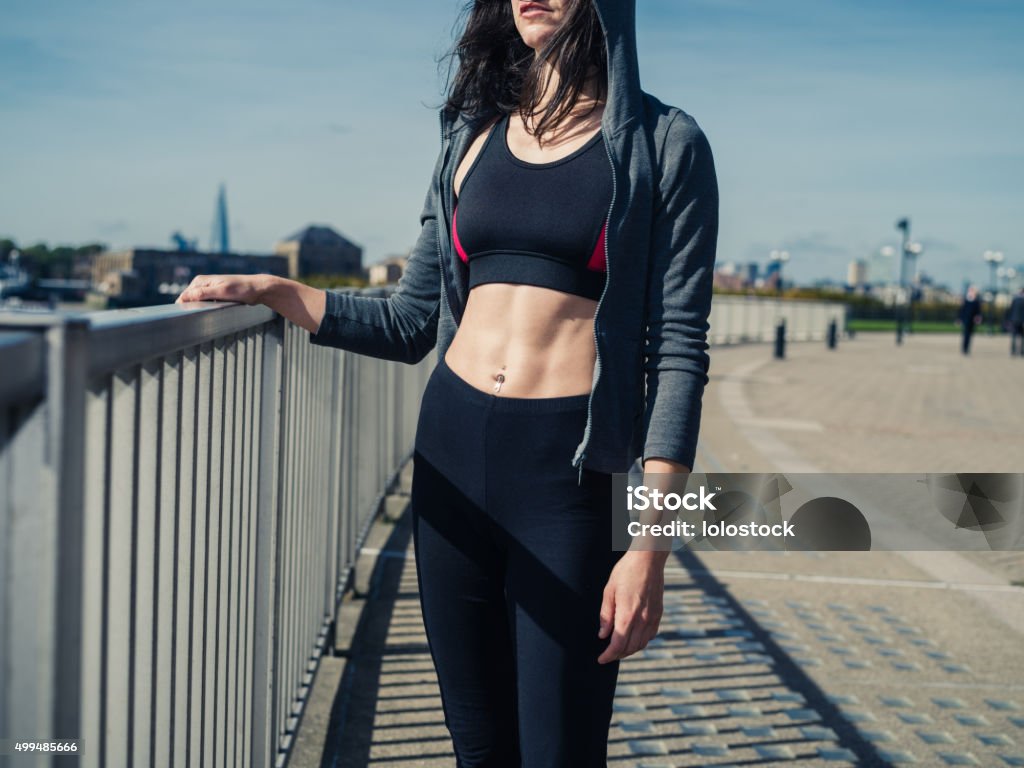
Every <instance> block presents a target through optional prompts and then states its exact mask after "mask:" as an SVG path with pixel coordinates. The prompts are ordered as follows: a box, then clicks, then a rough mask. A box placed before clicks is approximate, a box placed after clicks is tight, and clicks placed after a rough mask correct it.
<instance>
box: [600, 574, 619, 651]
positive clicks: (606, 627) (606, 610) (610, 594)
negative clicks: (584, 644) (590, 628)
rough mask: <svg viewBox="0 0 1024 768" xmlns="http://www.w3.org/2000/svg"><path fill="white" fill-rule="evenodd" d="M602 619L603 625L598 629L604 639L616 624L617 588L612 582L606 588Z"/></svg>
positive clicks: (602, 605) (602, 604)
mask: <svg viewBox="0 0 1024 768" xmlns="http://www.w3.org/2000/svg"><path fill="white" fill-rule="evenodd" d="M600 620H601V625H600V628H599V629H598V631H597V636H598V637H599V638H601V639H602V640H604V639H605V638H606V637H608V635H609V634H610V633H611V631H612V627H613V626H614V624H615V588H614V587H613V586H612V585H611V583H609V584H608V586H606V587H605V588H604V598H603V600H602V601H601V615H600Z"/></svg>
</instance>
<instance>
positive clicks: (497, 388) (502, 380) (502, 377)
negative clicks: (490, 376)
mask: <svg viewBox="0 0 1024 768" xmlns="http://www.w3.org/2000/svg"><path fill="white" fill-rule="evenodd" d="M494 380H495V381H496V382H497V383H496V384H495V385H494V392H495V394H497V393H498V392H501V385H502V384H504V383H505V374H504V373H499V374H498V375H496V376H495V377H494Z"/></svg>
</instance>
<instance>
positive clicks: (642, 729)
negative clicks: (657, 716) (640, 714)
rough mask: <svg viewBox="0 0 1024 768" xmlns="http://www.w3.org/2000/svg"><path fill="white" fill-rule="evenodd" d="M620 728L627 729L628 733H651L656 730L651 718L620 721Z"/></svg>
mask: <svg viewBox="0 0 1024 768" xmlns="http://www.w3.org/2000/svg"><path fill="white" fill-rule="evenodd" d="M619 728H621V729H622V730H624V731H626V732H627V733H650V732H651V731H653V730H654V726H653V725H652V724H651V721H650V720H634V721H633V722H629V723H621V722H620V723H619Z"/></svg>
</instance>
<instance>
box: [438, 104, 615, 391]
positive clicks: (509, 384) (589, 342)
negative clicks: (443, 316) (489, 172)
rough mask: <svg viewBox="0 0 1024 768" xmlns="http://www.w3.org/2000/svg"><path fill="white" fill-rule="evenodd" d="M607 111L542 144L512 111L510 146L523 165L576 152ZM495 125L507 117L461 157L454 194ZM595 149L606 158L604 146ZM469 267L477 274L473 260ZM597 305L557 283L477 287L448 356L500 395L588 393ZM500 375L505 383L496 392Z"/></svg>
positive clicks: (461, 371)
mask: <svg viewBox="0 0 1024 768" xmlns="http://www.w3.org/2000/svg"><path fill="white" fill-rule="evenodd" d="M602 113H603V105H598V107H597V108H596V109H595V110H594V111H593V112H592V113H591V114H590V115H589V116H587V117H586V118H583V119H579V120H578V121H577V122H576V124H575V125H574V126H573V127H572V128H571V129H570V130H569V131H567V132H566V135H564V136H562V135H560V136H559V137H558V140H557V144H550V145H549V144H545V146H544V147H543V148H540V147H538V146H537V142H536V139H535V138H534V137H533V136H530V135H529V134H527V133H526V129H525V127H524V126H523V125H522V121H521V120H520V119H519V118H518V117H517V116H516V115H513V116H512V118H511V119H510V120H509V125H508V136H507V150H508V152H509V153H511V155H512V156H513V157H514V158H516V159H518V160H519V161H521V164H522V163H532V164H550V163H553V162H555V161H558V160H561V159H563V158H569V157H570V156H574V155H577V154H578V151H579V150H581V149H582V148H584V147H585V146H587V145H588V144H590V145H592V144H593V142H592V139H594V138H595V136H596V133H597V132H599V131H600V125H601V115H602ZM496 127H497V128H503V127H504V122H503V121H502V120H500V119H499V120H497V121H493V122H492V123H490V124H489V125H487V126H485V127H484V129H483V130H482V131H481V133H480V134H479V135H478V136H477V137H476V138H475V139H474V141H473V142H472V143H471V144H470V146H469V149H468V150H467V152H466V155H465V156H464V157H463V158H462V160H461V162H460V163H459V165H458V167H457V169H456V172H455V175H454V178H453V191H454V194H455V196H456V197H458V196H459V195H460V193H461V191H462V183H463V181H465V180H466V178H467V172H469V171H470V170H471V169H473V166H474V162H475V161H476V160H477V159H478V157H479V155H480V152H481V150H482V149H483V148H484V146H485V144H487V142H488V138H489V137H490V134H491V131H492V130H493V129H495V128H496ZM502 133H503V131H502ZM498 141H502V142H504V141H506V137H505V136H504V135H498V134H495V135H494V136H493V137H491V142H492V143H493V142H498ZM597 150H598V151H600V152H601V155H602V157H603V156H604V151H603V149H601V148H597ZM489 151H491V149H490V148H489ZM495 151H496V150H495ZM605 162H606V160H605ZM565 167H566V168H567V167H568V166H565ZM473 172H474V173H475V170H474V171H473ZM541 172H542V171H541ZM608 172H609V173H610V168H609V171H608ZM494 204H495V205H500V201H498V200H495V201H494ZM591 207H593V206H591ZM457 215H458V214H457V209H456V216H457ZM464 228H465V222H463V229H464ZM470 271H471V274H472V265H471V266H470ZM596 308H597V301H596V299H595V298H593V297H588V296H583V295H575V294H573V293H567V292H564V291H561V290H555V289H553V288H546V287H540V286H537V285H525V284H516V283H511V282H489V283H485V284H482V285H476V286H475V287H473V288H472V289H471V290H470V292H469V296H468V299H467V301H466V307H465V311H464V314H463V317H462V322H461V323H460V324H459V328H458V331H457V332H456V334H455V337H454V339H453V340H452V343H451V345H450V347H449V348H448V350H447V353H446V355H445V362H446V363H447V364H448V366H449V367H450V368H451V369H452V370H453V371H454V372H455V373H456V374H458V375H459V376H460V377H461V378H463V379H464V380H465V381H467V382H469V383H470V384H472V385H473V386H475V387H477V388H478V389H480V390H483V391H487V392H491V393H493V394H496V395H498V396H510V397H560V396H565V395H577V394H586V393H589V392H590V390H591V385H592V379H593V373H594V362H595V356H596V350H595V344H594V313H595V310H596ZM499 375H500V377H501V378H500V388H498V389H497V390H496V389H495V387H496V384H497V383H498V381H499Z"/></svg>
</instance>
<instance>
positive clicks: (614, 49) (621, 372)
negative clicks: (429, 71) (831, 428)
mask: <svg viewBox="0 0 1024 768" xmlns="http://www.w3.org/2000/svg"><path fill="white" fill-rule="evenodd" d="M592 1H593V2H594V4H595V6H596V7H597V10H598V14H599V16H600V19H601V24H602V27H603V28H604V33H605V41H606V43H607V51H608V102H607V104H606V106H605V111H604V114H603V116H602V119H601V132H602V133H603V135H604V144H605V147H606V149H607V153H608V160H609V162H610V163H611V168H612V176H613V180H614V193H613V196H612V201H611V204H610V207H609V211H608V230H607V234H606V238H605V242H606V248H607V252H606V257H607V258H606V264H607V278H606V283H605V288H604V292H603V294H602V295H601V299H600V301H599V302H598V305H597V310H596V313H595V319H594V343H595V345H596V349H597V362H596V365H595V366H594V378H593V385H592V388H591V393H590V401H589V407H588V416H587V425H586V428H585V430H584V432H583V434H582V435H580V442H579V445H578V446H577V449H576V452H575V454H574V455H573V456H566V461H567V462H570V461H571V463H572V466H573V467H574V468H579V470H580V474H581V475H582V470H583V468H584V467H586V468H588V469H593V470H597V471H600V472H626V471H628V470H629V469H630V467H631V466H632V465H633V463H634V462H635V460H636V459H637V457H641V460H642V461H645V460H647V459H648V458H655V457H660V458H665V459H671V460H673V461H678V462H680V463H682V464H685V465H686V466H688V467H691V468H692V467H693V460H694V456H695V454H696V449H697V432H698V429H699V426H700V416H701V398H702V395H703V392H704V386H705V385H706V384H707V381H708V376H707V373H708V367H709V363H710V359H709V356H708V353H707V350H708V344H707V331H708V314H709V312H710V309H711V283H712V272H713V269H714V262H715V250H716V247H717V240H718V182H717V177H716V173H715V166H714V160H713V158H712V153H711V148H710V146H709V144H708V141H707V138H706V137H705V135H704V132H703V131H702V130H701V128H700V127H699V126H698V125H697V122H696V121H695V120H694V119H693V118H692V117H691V116H690V115H688V114H687V113H686V112H684V111H683V110H681V109H679V108H678V107H674V106H670V105H667V104H664V103H663V102H661V101H659V100H658V99H657V98H655V97H654V96H652V95H650V94H649V93H646V92H644V91H643V90H642V89H641V87H640V76H639V71H638V66H637V50H636V27H635V0H592ZM493 116H494V115H493V114H483V115H478V116H476V117H475V118H473V119H467V118H466V117H465V116H464V115H461V114H460V115H457V116H455V117H454V118H452V117H451V116H449V115H448V114H447V113H446V112H445V110H444V109H442V110H441V111H440V119H441V151H440V154H439V155H438V158H437V162H436V164H435V167H434V173H433V178H432V179H431V182H430V187H429V189H428V190H427V196H426V200H425V202H424V205H423V211H422V213H421V214H420V223H421V230H420V235H419V238H418V239H417V241H416V245H415V246H414V248H413V250H412V253H411V255H410V257H409V260H408V262H407V265H406V269H405V272H404V274H403V275H402V278H401V279H400V280H399V282H398V286H397V287H396V289H395V290H394V292H393V293H392V294H391V295H390V296H388V297H387V298H383V297H369V296H359V295H356V294H352V293H342V292H335V291H328V292H327V309H326V313H325V315H324V318H323V320H322V322H321V324H320V327H319V328H318V329H317V331H316V333H311V334H310V341H311V342H312V343H314V344H321V345H325V346H332V347H338V348H341V349H347V350H351V351H354V352H357V353H360V354H365V355H370V356H373V357H378V358H384V359H388V360H400V361H403V362H407V363H415V362H418V361H419V360H421V359H423V357H425V356H426V355H427V353H428V352H429V351H430V350H431V349H432V348H433V347H434V346H435V345H436V346H437V347H438V358H439V359H440V358H442V357H443V356H444V354H445V352H446V351H447V349H448V346H449V345H450V344H451V341H452V339H453V338H454V336H455V332H456V330H457V328H458V325H459V322H460V321H461V319H462V313H463V310H464V308H465V306H466V299H467V294H468V288H467V286H468V269H467V267H466V266H465V265H464V264H463V262H462V261H461V260H460V259H458V258H457V257H456V256H455V249H454V247H453V245H452V233H451V211H452V202H453V201H452V198H453V190H452V177H453V176H454V174H455V169H456V168H457V167H458V165H459V162H460V161H461V160H462V158H463V157H464V156H465V154H466V152H467V151H468V149H469V145H470V143H471V142H472V140H473V138H474V137H475V136H476V135H477V134H478V133H479V131H480V130H481V129H482V128H483V126H484V125H485V124H486V123H487V122H488V120H490V119H491V118H492V117H493Z"/></svg>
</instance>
